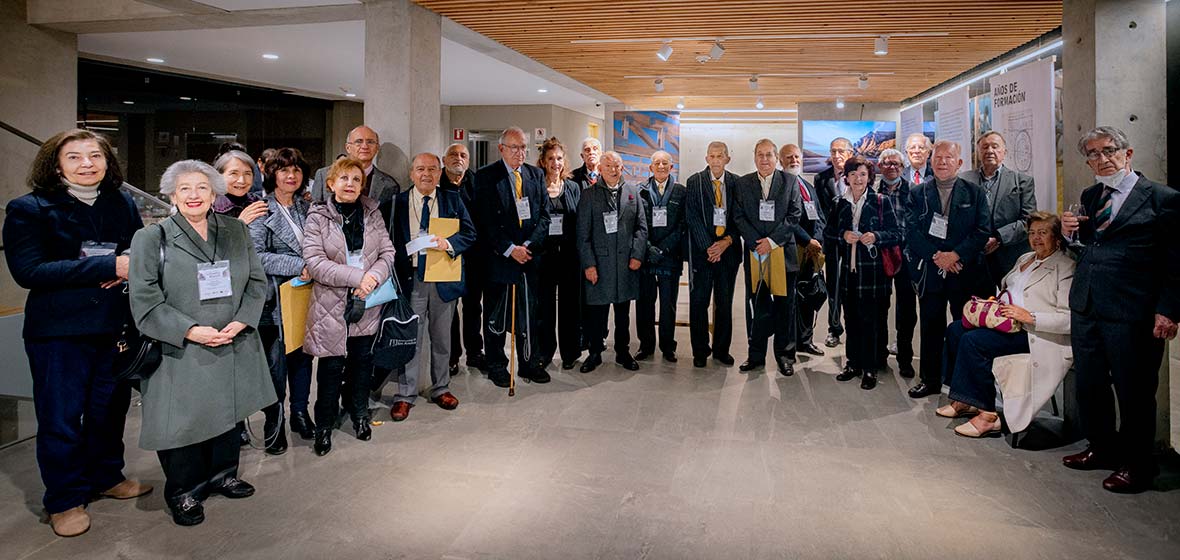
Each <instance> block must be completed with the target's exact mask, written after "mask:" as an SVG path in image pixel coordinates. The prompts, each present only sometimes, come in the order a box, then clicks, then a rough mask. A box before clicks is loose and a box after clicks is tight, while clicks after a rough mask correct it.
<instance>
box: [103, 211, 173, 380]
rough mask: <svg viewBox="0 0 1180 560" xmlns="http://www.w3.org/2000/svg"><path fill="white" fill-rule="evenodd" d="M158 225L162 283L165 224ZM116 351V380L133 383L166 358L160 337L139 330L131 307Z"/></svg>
mask: <svg viewBox="0 0 1180 560" xmlns="http://www.w3.org/2000/svg"><path fill="white" fill-rule="evenodd" d="M158 227H159V228H160V266H159V270H158V271H157V273H156V274H157V275H158V277H159V279H160V282H161V283H162V282H163V279H164V278H163V277H164V227H163V226H158ZM161 285H162V284H161ZM115 352H116V354H115V359H114V360H113V362H112V364H111V372H112V373H113V374H114V376H115V380H116V381H125V382H133V383H138V382H140V381H143V380H144V379H147V378H149V377H151V376H152V374H153V373H156V370H157V369H159V367H160V362H161V361H162V360H163V359H164V354H163V352H162V350H161V348H160V341H158V340H156V339H154V338H151V337H149V336H145V335H144V334H143V333H141V332H139V329H138V328H136V327H135V319H133V318H132V317H131V313H130V311H128V313H127V320H126V321H124V323H123V329H122V331H120V333H119V337H118V338H117V339H116V340H115Z"/></svg>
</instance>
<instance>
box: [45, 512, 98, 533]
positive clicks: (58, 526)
mask: <svg viewBox="0 0 1180 560" xmlns="http://www.w3.org/2000/svg"><path fill="white" fill-rule="evenodd" d="M49 526H50V527H52V528H53V533H54V534H56V535H57V536H59V537H76V536H78V535H81V534H82V533H85V532H86V531H89V530H90V514H89V513H86V508H84V507H82V506H76V507H72V508H70V509H67V510H65V511H63V512H60V513H51V514H49Z"/></svg>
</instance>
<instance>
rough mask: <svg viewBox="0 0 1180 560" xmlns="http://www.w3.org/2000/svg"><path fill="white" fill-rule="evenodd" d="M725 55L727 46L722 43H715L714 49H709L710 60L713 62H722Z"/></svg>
mask: <svg viewBox="0 0 1180 560" xmlns="http://www.w3.org/2000/svg"><path fill="white" fill-rule="evenodd" d="M724 54H725V46H724V45H722V44H721V41H716V42H714V43H713V48H711V49H709V58H711V59H713V60H721V56H722V55H724Z"/></svg>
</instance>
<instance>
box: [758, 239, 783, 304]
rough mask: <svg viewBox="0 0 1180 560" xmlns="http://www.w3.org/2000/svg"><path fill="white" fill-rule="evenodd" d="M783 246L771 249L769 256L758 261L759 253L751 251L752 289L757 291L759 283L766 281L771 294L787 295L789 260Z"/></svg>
mask: <svg viewBox="0 0 1180 560" xmlns="http://www.w3.org/2000/svg"><path fill="white" fill-rule="evenodd" d="M784 255H785V253H784V251H783V248H782V247H775V248H774V249H771V250H770V255H769V258H767V259H766V260H765V261H761V262H759V261H758V253H755V252H753V251H751V252H750V290H751V291H754V292H757V291H758V284H760V283H762V282H766V285H767V286H769V287H770V294H771V295H775V296H785V295H787V261H786V257H785V256H784Z"/></svg>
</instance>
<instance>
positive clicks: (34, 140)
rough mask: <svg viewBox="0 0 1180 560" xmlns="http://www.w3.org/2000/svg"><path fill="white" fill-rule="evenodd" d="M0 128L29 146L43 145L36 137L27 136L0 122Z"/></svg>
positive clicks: (17, 129) (25, 133) (19, 130)
mask: <svg viewBox="0 0 1180 560" xmlns="http://www.w3.org/2000/svg"><path fill="white" fill-rule="evenodd" d="M0 128H3V129H4V130H7V131H8V132H11V133H12V134H14V135H16V136H17V137H18V138H20V139H21V140H24V141H25V142H28V143H30V144H34V145H37V146H40V145H41V144H44V142H42V141H40V140H38V139H37V137H36V136H33V135H32V134H29V133H27V132H25V131H23V130H21V129H19V128H17V127H15V126H12V125H10V124H8V123H6V122H4V121H0Z"/></svg>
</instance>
